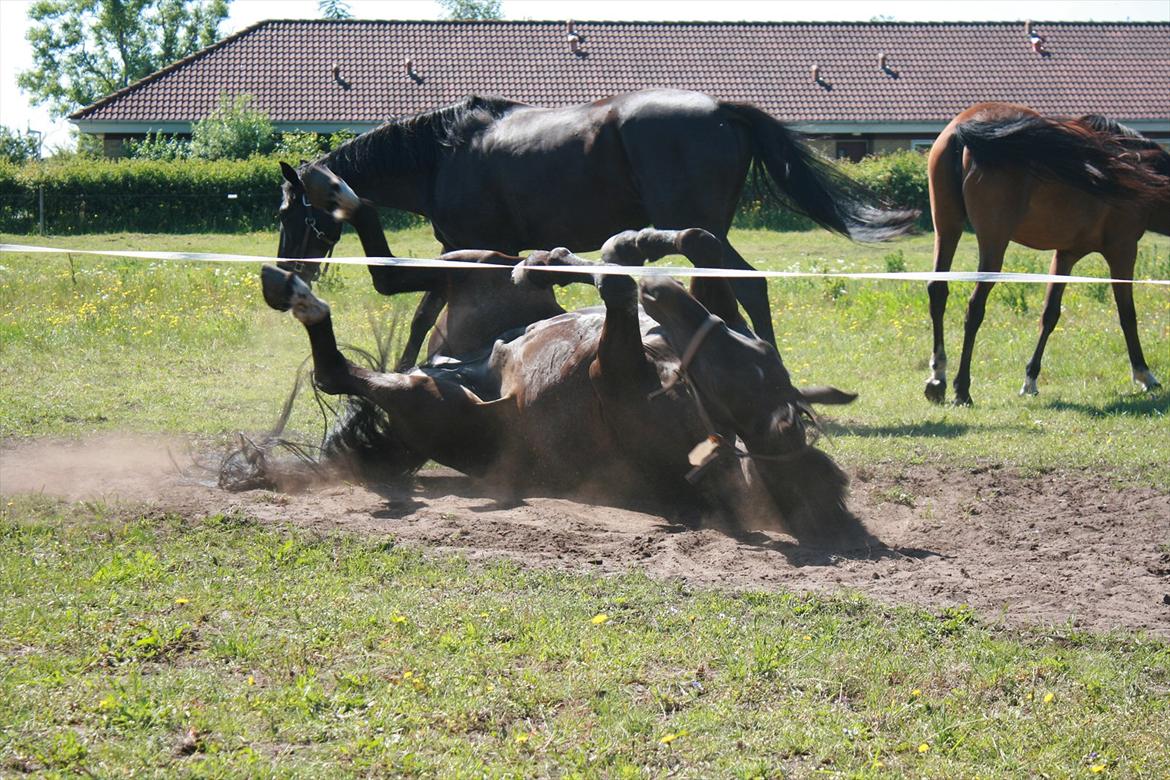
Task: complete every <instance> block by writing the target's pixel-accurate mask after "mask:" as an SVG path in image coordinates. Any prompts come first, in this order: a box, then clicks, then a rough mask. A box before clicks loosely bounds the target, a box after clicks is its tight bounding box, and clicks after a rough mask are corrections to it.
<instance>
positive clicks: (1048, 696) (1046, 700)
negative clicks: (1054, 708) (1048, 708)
mask: <svg viewBox="0 0 1170 780" xmlns="http://www.w3.org/2000/svg"><path fill="white" fill-rule="evenodd" d="M1055 698H1056V694H1053V693H1046V694H1044V703H1045V704H1051V703H1052V700H1053V699H1055Z"/></svg>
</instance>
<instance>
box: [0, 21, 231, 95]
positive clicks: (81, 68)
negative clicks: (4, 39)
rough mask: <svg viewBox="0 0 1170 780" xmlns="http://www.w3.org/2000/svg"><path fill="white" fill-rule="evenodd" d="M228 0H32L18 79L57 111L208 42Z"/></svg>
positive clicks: (134, 78) (145, 73)
mask: <svg viewBox="0 0 1170 780" xmlns="http://www.w3.org/2000/svg"><path fill="white" fill-rule="evenodd" d="M229 2H230V0H36V2H34V3H33V5H32V7H31V8H30V9H29V12H28V17H29V21H30V22H31V25H30V27H29V30H28V33H27V37H28V41H29V43H31V44H32V49H33V67H32V68H31V69H29V70H26V71H22V72H21V73H19V74H18V76H17V83H18V84H19V85H20V88H21V89H23V90H24V91H25V92H27V93H29V95H30V96H31V97H32V100H33V102H34V103H35V104H37V105H41V104H44V103H48V104H49V105H50V107H51V109H52V112H53V115H54V116H61V115H63V114H67V113H69V112H70V111H73V110H75V109H77V108H80V107H81V106H86V105H89V104H90V103H93V102H94V101H96V100H97V99H98V98H101V97H103V96H104V95H108V94H110V93H111V92H116V91H118V90H119V89H122V88H123V87H125V86H127V85H129V84H131V83H133V82H135V81H137V80H138V79H141V78H143V77H145V76H148V75H150V74H151V73H153V72H155V71H156V70H159V69H160V68H163V67H165V66H166V65H169V64H171V63H172V62H174V61H175V60H178V59H182V58H183V57H186V56H187V55H188V54H193V53H194V52H196V51H199V50H200V49H202V48H204V47H206V46H210V45H211V44H212V43H214V42H215V41H216V39H217V38H218V36H219V24H220V22H222V21H223V20H224V19H225V18H227V7H228V3H229Z"/></svg>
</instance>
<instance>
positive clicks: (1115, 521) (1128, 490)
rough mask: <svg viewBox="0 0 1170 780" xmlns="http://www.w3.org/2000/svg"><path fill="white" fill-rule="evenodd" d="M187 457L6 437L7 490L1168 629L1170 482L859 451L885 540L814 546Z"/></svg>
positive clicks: (3, 471)
mask: <svg viewBox="0 0 1170 780" xmlns="http://www.w3.org/2000/svg"><path fill="white" fill-rule="evenodd" d="M191 457H192V456H191V447H190V446H189V444H188V443H185V442H180V441H170V442H160V441H157V440H146V439H138V438H126V437H93V438H89V439H85V440H79V441H61V440H43V439H42V440H10V441H7V442H3V443H0V493H4V494H16V493H28V492H43V493H45V494H48V495H52V496H59V497H62V498H65V499H70V500H95V499H96V500H103V501H107V502H116V503H119V504H124V505H128V506H130V507H135V508H142V509H143V510H166V511H174V512H178V513H181V514H183V515H184V516H190V517H193V518H198V517H202V516H205V515H208V514H213V513H220V512H239V513H243V514H245V515H248V516H251V517H253V518H255V519H257V520H260V521H263V522H267V523H274V524H279V523H288V524H293V525H297V526H301V527H305V528H309V529H314V530H319V531H337V530H345V531H352V532H356V533H371V534H379V535H391V536H393V537H395V538H396V539H397V540H399V541H400V542H402V543H405V544H413V545H418V546H421V547H423V548H425V549H427V550H432V551H436V552H439V553H458V554H461V555H464V556H466V557H468V558H470V559H472V560H485V559H496V558H508V559H512V560H515V561H517V562H520V563H522V564H525V565H531V566H554V567H558V568H562V569H567V570H571V571H592V572H602V573H612V572H620V571H626V570H631V569H638V570H641V571H644V572H646V573H647V574H649V575H651V576H653V577H662V578H681V579H683V580H685V581H687V582H688V583H691V584H693V585H696V586H704V587H716V588H728V589H747V590H773V589H790V590H797V591H815V592H822V593H824V592H834V591H837V590H839V589H850V590H854V591H859V592H861V593H864V594H866V595H868V596H870V597H872V598H874V599H876V600H878V601H881V602H884V603H888V604H912V605H918V606H924V607H928V608H932V609H937V608H941V607H944V606H949V605H956V604H969V605H971V606H972V607H974V608H975V609H977V610H978V611H979V613H980V614H981V615H982V616H983V618H984V619H985V620H988V621H991V622H993V623H1002V624H1004V625H1008V626H1021V625H1040V626H1043V625H1053V624H1056V625H1062V624H1072V625H1074V626H1077V627H1080V628H1084V629H1088V630H1093V631H1106V630H1110V629H1117V628H1120V629H1144V630H1146V631H1148V632H1150V633H1153V634H1156V635H1159V636H1162V637H1168V638H1170V487H1168V488H1165V489H1155V488H1149V487H1137V488H1135V487H1119V486H1118V484H1117V482H1116V480H1114V479H1112V478H1110V476H1109V475H1108V474H1097V475H1093V474H1085V473H1080V472H1078V473H1071V472H1066V473H1051V474H1045V475H1041V476H1031V475H1022V474H1019V473H1016V472H1013V471H1012V470H1010V469H1003V468H995V467H985V466H981V467H975V468H969V469H964V468H955V467H938V466H931V465H915V466H903V465H880V466H864V467H859V466H857V465H856V464H848V463H845V464H842V465H844V466H845V468H846V470H847V471H848V472H849V473H850V475H851V477H852V479H853V482H852V493H851V500H850V506H851V508H852V509H853V511H854V512H856V513H857V515H858V516H859V517H861V518H862V520H863V521H864V522H865V524H866V526H867V527H868V528H869V530H870V532H871V533H872V534H874V536H876V537H877V538H878V539H880V540H881V542H882V543H883V544H882V545H880V546H876V547H869V548H862V549H818V548H811V547H808V546H800V545H797V544H796V543H795V541H794V540H793V539H792V538H791V537H789V536H787V535H785V534H783V533H781V532H779V531H776V532H772V531H756V532H748V533H730V532H728V531H726V530H719V529H716V528H693V527H690V526H687V525H682V524H680V523H678V522H674V521H672V520H670V519H667V518H664V517H661V516H656V515H654V514H649V513H645V512H638V511H633V510H630V509H625V508H615V507H607V506H596V505H590V504H585V503H578V502H574V501H570V500H566V499H560V498H531V499H528V500H526V501H525V502H524V503H523V504H521V505H519V506H508V507H504V506H501V505H499V504H498V503H497V502H496V501H495V500H493V499H492V498H490V497H488V496H487V495H486V494H485V493H484V492H483V491H482V490H481V489H480V487H479V486H478V485H477V484H476V483H475V482H474V481H472V480H470V479H468V478H467V477H464V476H462V475H460V474H458V473H457V472H453V471H450V470H446V469H434V470H429V469H428V470H424V471H423V472H422V473H420V475H419V476H418V478H417V479H416V480H415V481H414V483H413V484H411V485H402V486H394V487H388V486H375V487H373V488H371V487H366V486H360V485H354V484H347V483H339V484H330V485H317V486H315V487H313V488H311V489H309V490H307V491H304V492H300V493H291V494H290V493H273V492H271V491H263V490H253V491H248V492H243V493H228V492H224V491H222V490H220V489H218V488H217V487H215V485H214V478H213V477H211V476H207V475H205V476H204V477H203V478H199V477H198V471H197V470H193V469H191V468H190V464H191V462H192V461H191Z"/></svg>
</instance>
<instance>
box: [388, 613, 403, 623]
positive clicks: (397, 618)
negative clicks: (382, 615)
mask: <svg viewBox="0 0 1170 780" xmlns="http://www.w3.org/2000/svg"><path fill="white" fill-rule="evenodd" d="M390 622H391V623H405V622H406V615H399V614H398V613H397V612H395V613H394V614H393V615H391V616H390Z"/></svg>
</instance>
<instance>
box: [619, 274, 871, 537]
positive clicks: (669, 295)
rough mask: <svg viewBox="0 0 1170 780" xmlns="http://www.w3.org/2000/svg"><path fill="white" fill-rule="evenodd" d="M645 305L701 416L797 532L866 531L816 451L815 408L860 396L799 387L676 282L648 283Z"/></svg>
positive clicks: (757, 345) (767, 351)
mask: <svg viewBox="0 0 1170 780" xmlns="http://www.w3.org/2000/svg"><path fill="white" fill-rule="evenodd" d="M641 301H642V306H643V308H644V309H645V310H646V313H647V314H649V315H650V316H651V317H652V318H653V319H654V320H655V321H657V322H658V323H659V325H660V326H661V328H662V333H663V336H664V337H665V339H666V341H667V342H668V343H669V344H670V345H671V347H672V348H673V349H674V350H675V351H676V352H677V353H678V354H679V355H680V356H682V362H683V365H682V371H684V372H685V375H686V378H687V381H688V382H689V383H690V384H691V386H692V387H693V389H694V392H695V393H696V394H697V396H698V401H697V404H698V405H699V406H701V407H702V408H703V411H702V412H701V414H705V415H707V416H708V417H709V418H710V420H711V422H712V423H713V424H714V425H715V427H717V428H723V429H730V430H732V431H734V432H735V435H736V436H737V437H738V438H739V439H740V440H741V441H742V442H743V444H744V447H745V448H746V449H747V454H748V455H749V456H750V458H751V460H752V462H753V465H754V468H755V471H756V473H757V474H758V475H759V477H760V479H761V481H762V482H763V484H764V486H765V488H766V489H767V491H768V493H769V494H770V496H771V497H772V499H773V501H774V502H775V503H776V505H777V507H778V508H779V509H780V511H781V513H782V514H783V515H784V517H785V521H786V522H787V523H788V524H789V526H790V528H791V529H792V530H793V532H794V533H796V534H797V535H798V536H801V537H805V538H820V539H825V538H826V537H829V536H836V535H838V534H844V533H853V532H855V531H857V530H858V529H860V528H861V526H860V524H859V523H858V522H857V520H856V518H854V517H853V515H852V514H850V513H849V511H848V510H847V509H846V508H845V488H846V486H847V484H848V480H847V479H846V477H845V474H844V473H843V472H842V471H841V469H840V468H839V467H838V466H837V465H836V464H835V463H834V462H833V461H832V459H830V458H829V457H828V456H827V455H825V454H824V453H823V452H820V451H819V450H817V449H816V448H814V447H813V446H811V444H812V439H813V435H814V434H815V430H816V429H817V422H816V415H815V414H814V412H813V410H812V407H811V404H813V403H819V404H847V403H850V402H851V401H853V400H854V399H855V398H856V397H857V396H856V395H855V394H853V393H848V392H845V391H843V390H838V389H836V388H833V387H818V388H809V389H805V390H802V389H800V388H797V387H796V386H795V385H793V384H792V379H791V377H790V376H789V374H788V370H787V369H786V368H785V367H784V363H783V362H782V361H781V359H780V354H779V353H778V352H777V351H776V350H775V349H774V348H773V347H772V346H771V345H770V344H768V343H766V342H765V341H763V340H761V339H759V338H758V337H756V336H754V335H753V334H750V333H746V334H745V333H743V332H738V331H737V330H735V329H732V328H729V327H727V325H726V323H724V321H723V320H722V319H720V318H719V317H716V316H715V315H713V314H711V313H710V312H709V311H708V310H707V308H706V307H705V306H703V304H702V303H700V302H699V301H698V300H696V299H695V298H694V297H693V296H692V295H690V294H689V293H688V292H687V291H686V289H685V288H683V286H682V285H680V284H679V283H678V282H676V281H674V280H673V279H669V278H665V277H651V278H649V279H646V280H644V281H643V282H642V285H641ZM810 429H811V430H810Z"/></svg>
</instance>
